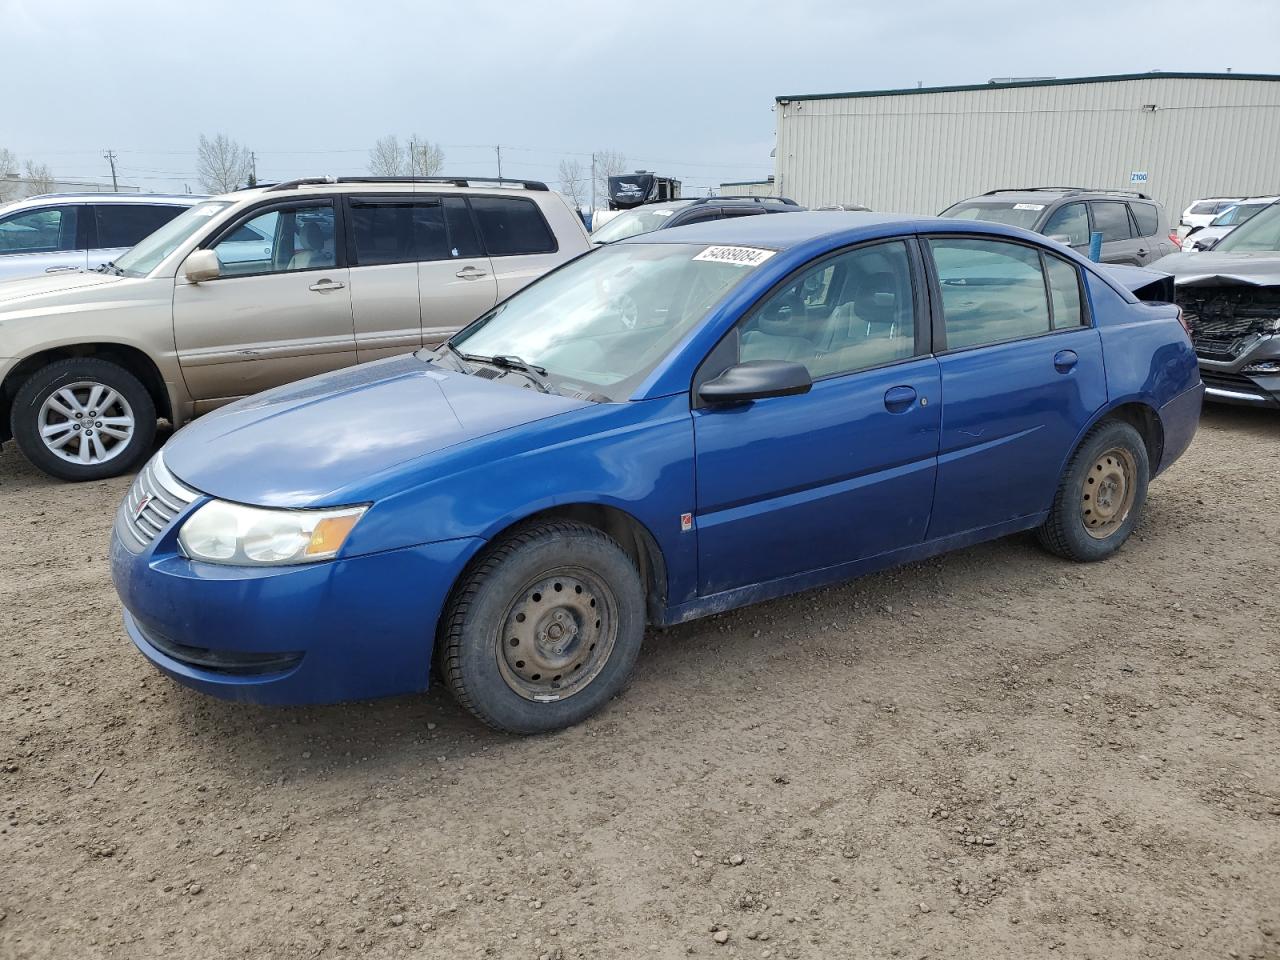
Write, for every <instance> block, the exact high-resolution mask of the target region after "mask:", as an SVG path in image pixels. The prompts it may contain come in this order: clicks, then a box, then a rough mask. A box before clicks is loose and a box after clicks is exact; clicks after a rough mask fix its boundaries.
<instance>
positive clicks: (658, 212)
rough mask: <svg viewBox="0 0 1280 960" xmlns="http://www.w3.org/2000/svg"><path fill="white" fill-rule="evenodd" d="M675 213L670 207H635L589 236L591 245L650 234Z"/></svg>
mask: <svg viewBox="0 0 1280 960" xmlns="http://www.w3.org/2000/svg"><path fill="white" fill-rule="evenodd" d="M675 213H676V211H675V210H672V209H671V208H670V207H663V208H661V209H655V208H650V209H647V210H646V209H645V208H644V207H637V208H636V209H635V210H628V211H626V212H625V213H620V214H618V215H617V216H616V217H614V218H613V219H612V220H610V221H609V222H608V223H606V224H605V225H604V226H602V227H601V228H600V229H599V230H597V231H596V232H595V233H593V234H592V235H591V241H592V242H593V243H613V242H615V241H617V240H625V239H627V237H638V236H639V235H640V234H642V233H652V232H653V231H654V230H657V229H658V228H659V227H661V226H662V225H663V224H664V223H666V222H667V221H668V220H669V219H671V217H672V216H674V215H675Z"/></svg>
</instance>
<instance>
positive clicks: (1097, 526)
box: [1039, 420, 1151, 563]
mask: <svg viewBox="0 0 1280 960" xmlns="http://www.w3.org/2000/svg"><path fill="white" fill-rule="evenodd" d="M1113 471H1114V472H1113ZM1121 474H1123V475H1126V476H1128V477H1129V479H1128V480H1127V481H1126V483H1125V484H1124V486H1123V490H1124V493H1123V494H1122V495H1121V496H1120V498H1121V503H1120V505H1119V506H1116V507H1113V503H1114V502H1115V500H1116V498H1117V495H1116V493H1115V492H1114V491H1115V488H1114V487H1113V488H1112V493H1111V496H1110V497H1108V498H1107V500H1106V501H1101V500H1096V499H1091V498H1094V495H1095V493H1096V491H1094V490H1092V489H1091V488H1092V487H1093V486H1095V483H1094V481H1095V480H1098V479H1101V480H1102V481H1103V482H1104V483H1108V482H1114V481H1112V480H1109V478H1111V477H1114V476H1118V475H1121ZM1150 479H1151V465H1150V462H1149V461H1148V459H1147V445H1146V443H1145V442H1144V441H1143V439H1142V435H1141V434H1139V433H1138V431H1137V430H1135V429H1134V428H1133V427H1132V426H1130V425H1129V424H1127V423H1125V422H1123V421H1121V420H1104V421H1103V422H1101V423H1099V424H1098V425H1097V426H1095V427H1094V428H1093V429H1092V430H1090V431H1089V432H1088V434H1086V435H1085V438H1084V439H1083V440H1082V441H1081V442H1080V446H1079V447H1077V448H1076V452H1075V453H1074V454H1073V455H1072V457H1071V461H1070V463H1068V464H1067V469H1066V471H1064V473H1063V474H1062V480H1061V481H1060V482H1059V483H1058V490H1057V493H1056V494H1055V495H1054V498H1053V508H1052V509H1051V510H1050V511H1049V516H1048V518H1047V519H1046V520H1045V522H1044V525H1043V526H1041V527H1040V530H1039V538H1040V544H1041V545H1042V546H1043V547H1044V548H1045V549H1047V550H1049V551H1050V552H1051V553H1056V554H1057V555H1058V556H1060V557H1064V558H1065V559H1067V560H1075V561H1077V562H1080V563H1090V562H1093V561H1095V560H1103V559H1105V558H1107V557H1109V556H1111V554H1113V553H1115V552H1116V551H1117V550H1119V549H1120V547H1121V545H1122V544H1123V543H1124V542H1125V541H1126V540H1128V539H1129V534H1131V533H1132V532H1133V528H1134V527H1135V526H1137V524H1138V520H1139V519H1140V517H1141V515H1142V508H1143V506H1144V505H1145V504H1146V501H1147V483H1148V481H1149V480H1150ZM1130 487H1131V488H1132V499H1131V501H1130V502H1129V504H1128V506H1127V508H1124V507H1123V499H1124V498H1125V497H1127V496H1128V495H1129V488H1130ZM1105 492H1106V491H1105V490H1104V493H1105ZM1095 502H1096V503H1105V505H1106V508H1107V513H1103V512H1099V511H1095V510H1092V509H1091V507H1090V505H1091V504H1092V503H1095ZM1122 508H1123V510H1124V512H1123V513H1121V512H1120V511H1121V509H1122ZM1113 509H1114V510H1115V511H1116V512H1115V513H1114V515H1109V514H1110V511H1111V510H1113ZM1091 530H1092V531H1093V532H1092V533H1091V532H1090V531H1091Z"/></svg>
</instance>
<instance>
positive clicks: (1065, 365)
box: [1053, 350, 1080, 373]
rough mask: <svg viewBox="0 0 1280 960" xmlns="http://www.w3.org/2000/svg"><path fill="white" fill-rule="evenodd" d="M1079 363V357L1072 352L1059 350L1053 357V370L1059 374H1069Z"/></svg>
mask: <svg viewBox="0 0 1280 960" xmlns="http://www.w3.org/2000/svg"><path fill="white" fill-rule="evenodd" d="M1079 362H1080V356H1079V354H1077V353H1076V352H1075V351H1074V350H1059V351H1058V352H1057V353H1055V354H1054V355H1053V368H1054V369H1055V370H1057V371H1058V372H1059V373H1070V372H1071V371H1072V370H1074V369H1075V368H1076V364H1077V363H1079Z"/></svg>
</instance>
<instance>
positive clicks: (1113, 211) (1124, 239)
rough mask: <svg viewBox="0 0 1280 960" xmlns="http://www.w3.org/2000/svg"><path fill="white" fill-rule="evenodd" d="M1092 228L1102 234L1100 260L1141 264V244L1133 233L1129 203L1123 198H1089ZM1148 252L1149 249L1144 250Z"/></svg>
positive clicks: (1134, 264) (1142, 261)
mask: <svg viewBox="0 0 1280 960" xmlns="http://www.w3.org/2000/svg"><path fill="white" fill-rule="evenodd" d="M1089 210H1090V213H1091V214H1092V215H1093V229H1094V230H1096V231H1098V232H1099V233H1101V234H1102V262H1103V263H1127V264H1132V265H1133V266H1141V265H1142V264H1143V263H1144V262H1145V261H1144V259H1143V256H1144V254H1143V253H1139V252H1138V251H1139V250H1140V249H1142V248H1143V244H1142V243H1141V242H1140V241H1139V240H1138V239H1137V238H1136V237H1134V235H1133V222H1132V221H1131V220H1130V219H1129V205H1128V204H1126V203H1125V202H1124V201H1123V200H1090V201H1089ZM1144 252H1149V251H1144Z"/></svg>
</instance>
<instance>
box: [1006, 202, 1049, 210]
mask: <svg viewBox="0 0 1280 960" xmlns="http://www.w3.org/2000/svg"><path fill="white" fill-rule="evenodd" d="M1013 209H1015V210H1043V209H1044V204H1043V203H1015V204H1014V205H1013Z"/></svg>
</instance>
